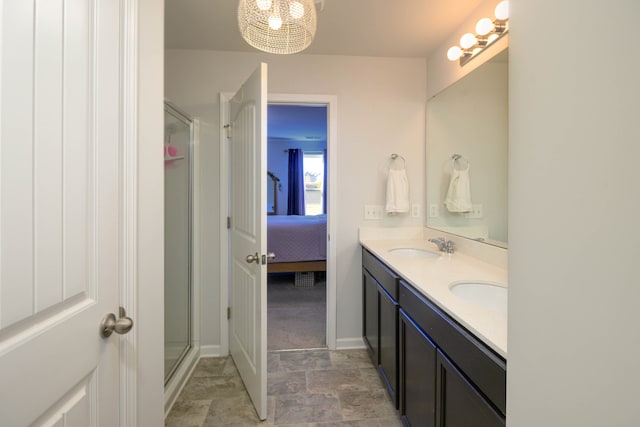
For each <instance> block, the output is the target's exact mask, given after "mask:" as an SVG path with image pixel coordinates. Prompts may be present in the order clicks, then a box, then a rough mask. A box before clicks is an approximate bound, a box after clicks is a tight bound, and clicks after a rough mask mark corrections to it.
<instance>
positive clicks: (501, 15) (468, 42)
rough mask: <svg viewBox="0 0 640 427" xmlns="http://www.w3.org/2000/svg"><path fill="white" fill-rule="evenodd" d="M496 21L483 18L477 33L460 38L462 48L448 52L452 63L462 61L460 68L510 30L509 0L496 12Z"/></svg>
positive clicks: (478, 24) (478, 25)
mask: <svg viewBox="0 0 640 427" xmlns="http://www.w3.org/2000/svg"><path fill="white" fill-rule="evenodd" d="M494 15H495V17H496V19H494V20H491V19H490V18H482V19H480V20H479V21H478V23H477V24H476V28H475V30H476V33H475V34H473V33H466V34H464V35H463V36H462V37H461V38H460V46H457V45H456V46H452V47H450V48H449V50H448V51H447V58H449V60H450V61H457V60H460V66H463V65H465V64H466V63H467V62H469V61H471V59H473V58H475V57H476V55H478V54H479V53H480V52H482V50H483V49H484V48H486V47H487V46H489V45H491V44H492V43H494V42H495V41H496V40H498V39H499V38H500V37H502V36H503V35H505V34H506V33H507V31H508V30H509V0H503V1H501V2H500V3H498V5H497V6H496V8H495V10H494Z"/></svg>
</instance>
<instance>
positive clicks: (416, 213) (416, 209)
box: [411, 203, 420, 218]
mask: <svg viewBox="0 0 640 427" xmlns="http://www.w3.org/2000/svg"><path fill="white" fill-rule="evenodd" d="M411 216H412V217H413V218H420V205H419V204H418V203H414V204H412V205H411Z"/></svg>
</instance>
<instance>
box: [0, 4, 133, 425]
mask: <svg viewBox="0 0 640 427" xmlns="http://www.w3.org/2000/svg"><path fill="white" fill-rule="evenodd" d="M0 7H1V12H0V20H1V26H0V29H1V35H0V57H1V64H2V65H1V68H0V76H1V83H0V135H1V136H0V142H1V144H0V241H1V244H0V379H1V380H0V381H1V384H2V386H0V425H3V426H27V425H51V426H63V425H64V426H79V427H80V426H82V427H85V426H96V425H103V426H112V425H117V424H118V422H119V419H118V418H119V394H118V393H119V383H118V378H119V355H118V353H119V346H120V338H119V337H118V336H117V335H116V334H114V335H113V336H111V338H108V339H104V338H102V337H101V336H100V334H99V325H100V322H101V320H102V319H103V317H104V316H105V314H107V313H108V312H115V313H116V316H117V313H118V301H119V283H120V280H121V277H120V276H121V265H120V263H121V259H120V246H119V245H120V236H121V233H120V231H121V229H120V227H121V223H120V219H119V215H120V207H121V196H120V190H121V189H120V181H119V179H120V175H121V170H120V156H121V149H122V148H121V143H120V131H119V130H120V105H119V94H120V93H121V92H120V91H121V86H120V80H119V79H120V77H119V76H120V68H121V62H120V52H119V49H120V42H121V37H120V33H121V26H122V17H121V15H120V14H121V13H123V12H122V11H121V9H120V2H118V1H98V0H31V1H27V0H19V1H13V0H12V1H4V2H2V3H1V6H0Z"/></svg>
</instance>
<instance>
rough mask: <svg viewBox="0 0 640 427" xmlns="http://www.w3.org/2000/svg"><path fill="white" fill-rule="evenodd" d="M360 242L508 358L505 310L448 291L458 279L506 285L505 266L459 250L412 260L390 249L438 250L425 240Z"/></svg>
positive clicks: (365, 240)
mask: <svg viewBox="0 0 640 427" xmlns="http://www.w3.org/2000/svg"><path fill="white" fill-rule="evenodd" d="M360 243H361V244H362V246H364V247H365V248H367V249H368V250H369V251H370V252H371V253H373V254H374V255H376V257H378V258H379V259H380V260H381V261H383V262H384V263H385V264H387V265H388V266H389V267H391V268H392V269H393V270H394V271H395V272H396V273H398V274H399V275H400V276H401V277H402V278H403V279H404V280H405V281H407V282H408V283H410V284H411V285H413V286H414V287H415V288H416V289H417V290H418V291H420V292H421V293H422V294H423V295H425V296H426V297H427V298H429V299H430V300H431V301H432V302H434V303H435V304H437V305H438V306H439V307H440V308H441V309H442V310H443V311H445V312H446V313H447V314H449V315H450V316H451V317H453V318H454V319H455V320H457V321H458V322H459V323H460V324H462V325H463V326H464V327H465V328H467V329H468V330H469V331H470V332H471V333H473V334H474V335H475V336H476V337H477V338H479V339H480V340H482V341H483V342H484V343H485V344H487V345H488V346H489V347H491V348H492V349H493V350H495V351H496V352H497V353H498V354H500V355H501V356H502V357H504V358H505V359H506V358H507V313H506V312H504V313H501V312H498V311H494V310H491V309H488V308H485V307H482V306H480V305H477V304H474V303H472V302H468V301H465V300H463V299H461V298H459V297H457V296H455V295H454V294H452V293H451V291H450V290H449V285H450V284H451V283H453V282H460V281H481V282H493V283H498V284H500V285H503V286H505V287H506V286H507V271H506V270H505V269H503V268H500V267H497V266H495V265H493V264H489V263H487V262H483V261H480V260H478V259H477V258H473V257H471V256H468V255H465V254H463V253H460V252H456V253H453V254H451V255H449V254H445V253H442V256H440V257H439V258H433V259H429V258H426V259H414V258H408V257H406V256H403V255H399V254H394V253H392V252H389V249H393V248H420V249H426V250H429V251H432V252H437V251H438V249H437V247H436V246H435V245H434V244H433V243H431V242H429V241H427V240H424V239H407V240H400V239H397V240H396V239H392V240H377V239H366V238H365V239H361V240H360Z"/></svg>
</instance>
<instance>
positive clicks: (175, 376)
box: [164, 99, 200, 415]
mask: <svg viewBox="0 0 640 427" xmlns="http://www.w3.org/2000/svg"><path fill="white" fill-rule="evenodd" d="M164 112H165V113H168V114H170V115H171V116H173V117H174V118H176V119H177V120H179V121H181V122H182V123H184V124H186V125H187V126H189V151H188V156H189V158H188V166H189V195H188V200H189V202H188V205H189V206H188V212H189V213H188V215H189V219H190V221H189V232H188V233H189V236H188V238H189V261H190V268H189V319H190V323H189V325H188V326H189V345H188V347H187V348H186V349H185V350H184V351H183V352H182V354H181V355H180V357H179V358H178V361H177V362H176V365H175V366H174V367H173V369H172V370H171V371H170V372H169V374H168V375H167V376H166V377H165V378H164V386H165V399H164V401H165V415H166V414H167V413H168V412H169V411H170V409H171V406H173V403H174V402H175V400H176V398H177V396H178V393H179V391H180V390H181V389H182V387H183V386H184V384H185V383H186V380H187V377H188V374H189V373H190V372H191V371H192V370H193V367H194V366H195V364H196V363H197V361H198V359H199V357H200V346H199V342H200V338H199V336H200V328H199V325H200V322H199V315H200V314H199V310H198V307H199V296H200V295H199V294H200V293H199V280H200V279H199V259H200V257H199V251H198V248H199V244H200V243H199V238H198V236H199V214H198V212H199V198H198V192H197V191H195V190H196V189H197V188H198V185H199V179H198V167H199V162H198V155H197V154H198V146H199V144H198V142H199V138H198V135H199V121H198V119H195V118H193V117H191V116H190V115H189V114H188V113H186V112H185V111H183V110H181V109H180V108H179V107H177V106H176V105H175V104H173V103H172V102H171V101H169V100H166V99H165V101H164Z"/></svg>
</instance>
